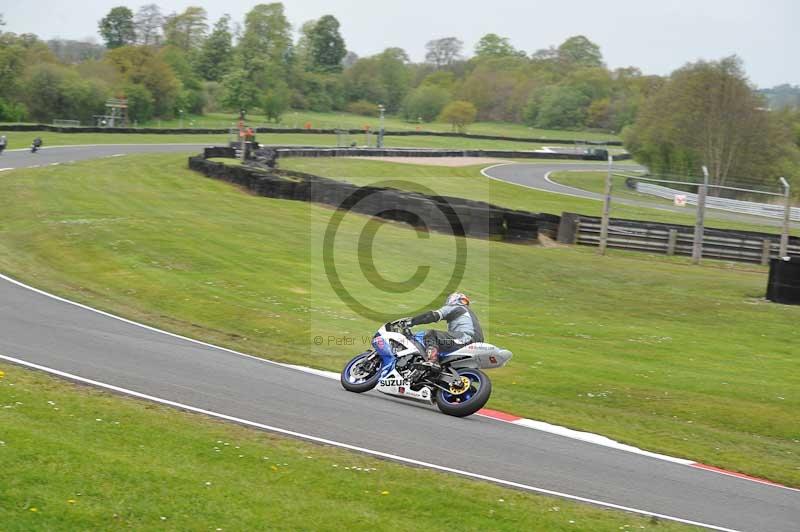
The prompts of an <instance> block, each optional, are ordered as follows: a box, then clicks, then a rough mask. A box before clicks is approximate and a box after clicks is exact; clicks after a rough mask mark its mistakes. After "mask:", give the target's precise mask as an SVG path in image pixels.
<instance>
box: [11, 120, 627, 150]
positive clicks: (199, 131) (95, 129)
mask: <svg viewBox="0 0 800 532" xmlns="http://www.w3.org/2000/svg"><path fill="white" fill-rule="evenodd" d="M0 130H2V131H53V132H56V133H150V134H157V135H175V134H187V135H191V134H196V135H208V134H216V133H228V132H229V131H230V130H229V129H228V128H200V127H192V128H186V127H185V128H163V127H162V128H158V127H100V126H53V125H51V124H0ZM254 131H255V132H256V133H276V134H281V133H294V134H303V135H335V134H336V133H341V132H346V133H348V134H350V135H358V134H363V133H364V130H363V129H305V128H271V127H257V128H254ZM383 134H384V135H385V136H393V137H414V136H423V137H453V138H464V139H478V140H503V141H510V142H530V143H532V144H572V145H575V144H593V145H604V146H622V142H621V141H619V140H608V141H590V140H569V139H544V138H530V137H506V136H500V135H477V134H472V133H456V132H448V131H385V132H384V133H383Z"/></svg>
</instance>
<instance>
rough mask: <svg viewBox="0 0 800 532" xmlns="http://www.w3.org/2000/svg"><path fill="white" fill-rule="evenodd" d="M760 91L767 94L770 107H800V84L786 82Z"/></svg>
mask: <svg viewBox="0 0 800 532" xmlns="http://www.w3.org/2000/svg"><path fill="white" fill-rule="evenodd" d="M758 92H759V93H760V94H763V95H764V96H766V98H767V102H768V103H769V108H770V109H783V108H784V107H800V86H797V85H789V84H788V83H784V84H783V85H777V86H775V87H772V88H771V89H759V91H758Z"/></svg>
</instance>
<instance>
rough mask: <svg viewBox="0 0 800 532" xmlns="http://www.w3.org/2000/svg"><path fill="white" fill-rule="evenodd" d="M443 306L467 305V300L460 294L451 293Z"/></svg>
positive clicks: (464, 295)
mask: <svg viewBox="0 0 800 532" xmlns="http://www.w3.org/2000/svg"><path fill="white" fill-rule="evenodd" d="M444 304H445V305H466V306H468V305H469V298H468V297H467V296H466V294H462V293H461V292H453V293H452V294H450V295H449V296H447V299H446V300H445V302H444Z"/></svg>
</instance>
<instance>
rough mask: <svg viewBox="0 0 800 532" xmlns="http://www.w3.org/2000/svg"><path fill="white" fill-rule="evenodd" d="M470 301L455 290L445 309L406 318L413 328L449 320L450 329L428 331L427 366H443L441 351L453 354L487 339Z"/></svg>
mask: <svg viewBox="0 0 800 532" xmlns="http://www.w3.org/2000/svg"><path fill="white" fill-rule="evenodd" d="M469 303H470V301H469V298H468V297H467V296H466V295H465V294H462V293H461V292H454V293H452V294H450V295H449V296H447V299H446V300H445V303H444V306H443V307H442V308H440V309H438V310H429V311H428V312H424V313H422V314H420V315H418V316H414V317H413V318H404V319H406V320H408V324H409V325H410V326H412V327H413V326H415V325H422V324H425V323H435V322H437V321H440V320H447V331H440V330H437V329H429V330H428V331H427V332H426V333H425V337H424V342H425V356H426V357H427V361H426V362H425V363H424V364H425V365H426V366H428V367H430V368H432V369H439V354H440V353H449V352H451V351H454V350H456V349H459V348H461V347H463V346H465V345H468V344H471V343H474V342H483V331H482V330H481V324H480V322H479V321H478V317H477V316H476V315H475V313H474V312H472V309H470V308H469Z"/></svg>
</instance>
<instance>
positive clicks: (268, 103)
mask: <svg viewBox="0 0 800 532" xmlns="http://www.w3.org/2000/svg"><path fill="white" fill-rule="evenodd" d="M289 99H290V94H289V86H288V85H286V83H283V82H279V83H276V84H275V86H274V87H272V88H271V89H270V90H269V91H267V94H266V95H265V96H264V99H263V100H262V101H261V109H262V110H263V111H264V115H265V116H266V117H267V120H272V121H273V122H275V123H278V122H280V121H281V117H282V116H283V114H284V113H285V112H286V111H287V110H288V109H289Z"/></svg>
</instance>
